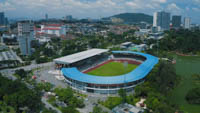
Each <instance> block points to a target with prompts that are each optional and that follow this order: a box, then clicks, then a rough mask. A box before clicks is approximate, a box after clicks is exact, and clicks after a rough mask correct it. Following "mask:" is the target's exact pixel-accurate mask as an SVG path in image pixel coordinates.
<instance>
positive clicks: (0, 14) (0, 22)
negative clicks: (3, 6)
mask: <svg viewBox="0 0 200 113" xmlns="http://www.w3.org/2000/svg"><path fill="white" fill-rule="evenodd" d="M4 21H5V16H4V12H0V25H4Z"/></svg>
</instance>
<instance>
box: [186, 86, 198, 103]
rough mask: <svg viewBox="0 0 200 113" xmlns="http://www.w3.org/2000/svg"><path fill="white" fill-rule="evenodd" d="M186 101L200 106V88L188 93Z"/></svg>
mask: <svg viewBox="0 0 200 113" xmlns="http://www.w3.org/2000/svg"><path fill="white" fill-rule="evenodd" d="M185 99H186V100H187V102H188V103H190V104H200V87H198V88H194V89H191V90H190V91H188V93H187V95H186V97H185Z"/></svg>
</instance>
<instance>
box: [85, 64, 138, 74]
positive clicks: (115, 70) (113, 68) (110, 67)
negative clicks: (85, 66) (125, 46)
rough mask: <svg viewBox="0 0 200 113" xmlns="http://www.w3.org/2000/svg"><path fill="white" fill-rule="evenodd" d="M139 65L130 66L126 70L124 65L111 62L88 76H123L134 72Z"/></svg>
mask: <svg viewBox="0 0 200 113" xmlns="http://www.w3.org/2000/svg"><path fill="white" fill-rule="evenodd" d="M136 67H137V65H134V64H128V65H127V67H126V68H124V64H123V63H120V62H109V63H107V64H105V65H103V66H100V67H99V68H97V69H94V70H92V71H90V72H88V73H87V74H90V75H96V76H117V75H123V74H126V73H129V72H131V71H133V70H134V69H135V68H136Z"/></svg>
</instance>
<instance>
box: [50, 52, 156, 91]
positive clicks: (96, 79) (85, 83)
mask: <svg viewBox="0 0 200 113" xmlns="http://www.w3.org/2000/svg"><path fill="white" fill-rule="evenodd" d="M90 52H92V54H90V55H88V53H90ZM107 53H108V50H103V49H92V50H88V51H85V52H81V53H78V54H74V55H70V56H67V57H63V58H59V59H55V60H54V62H55V64H56V66H60V65H62V68H61V72H62V75H63V76H64V77H65V81H66V82H67V84H68V85H69V86H70V87H72V88H73V89H75V90H79V91H82V92H89V93H99V94H116V93H118V90H119V89H125V90H126V91H132V90H133V89H134V87H135V86H136V85H138V84H139V83H142V82H143V81H144V80H145V77H146V76H147V75H148V74H149V72H150V71H151V70H152V69H153V67H154V66H155V65H156V64H157V63H158V61H159V60H158V58H157V57H154V56H152V55H149V54H145V53H139V52H132V51H112V52H111V53H109V54H107ZM84 54H86V56H83V55H84ZM105 54H106V55H105ZM96 55H97V57H98V59H99V58H100V57H103V58H104V60H101V63H102V62H105V61H107V60H122V61H126V60H127V61H130V60H131V61H133V62H135V63H137V64H139V65H138V67H137V68H136V69H134V70H133V71H131V72H129V73H127V74H124V75H118V76H108V77H103V76H95V75H89V74H86V73H84V72H85V70H84V69H83V68H82V67H79V66H80V64H87V63H88V61H89V62H90V64H94V63H95V64H99V63H100V62H97V63H96V61H97V60H94V61H90V57H91V56H92V57H94V56H96ZM75 56H76V59H75V58H73V57H75ZM105 56H108V57H105ZM71 58H72V60H73V61H76V62H77V61H78V63H77V64H78V65H77V67H76V65H75V64H76V63H75V62H70V61H69V60H70V59H71ZM66 59H67V60H68V61H66ZM78 59H80V61H82V60H83V59H84V60H86V61H84V62H83V63H80V61H79V60H78ZM91 59H92V58H91ZM91 62H92V63H91ZM70 63H72V64H70ZM74 63H75V64H74ZM88 67H89V69H90V68H92V67H94V66H93V65H89V66H87V69H88Z"/></svg>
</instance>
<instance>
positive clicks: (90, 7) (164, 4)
mask: <svg viewBox="0 0 200 113" xmlns="http://www.w3.org/2000/svg"><path fill="white" fill-rule="evenodd" d="M0 1H1V0H0ZM184 1H185V2H184V3H188V4H186V5H185V6H182V8H183V7H185V9H182V8H181V7H180V6H178V5H177V4H176V3H177V2H180V3H182V1H180V0H5V1H4V2H0V11H5V12H6V15H8V16H9V17H33V18H34V17H35V18H38V17H44V15H45V13H48V14H49V17H63V16H65V15H68V14H71V15H73V16H75V17H80V18H82V17H92V18H99V17H100V16H101V17H104V16H111V15H113V14H117V13H121V12H142V13H148V14H153V12H155V11H160V10H163V9H166V10H167V11H169V12H172V14H183V13H184V11H185V12H191V11H193V12H197V11H198V10H199V9H198V5H199V4H200V0H192V3H190V1H189V0H188V2H187V0H184ZM194 3H196V4H195V5H197V6H196V7H194V6H191V5H190V4H194ZM179 5H180V4H179ZM187 6H190V7H187ZM191 7H193V8H191Z"/></svg>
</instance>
